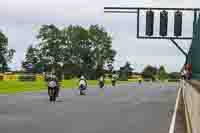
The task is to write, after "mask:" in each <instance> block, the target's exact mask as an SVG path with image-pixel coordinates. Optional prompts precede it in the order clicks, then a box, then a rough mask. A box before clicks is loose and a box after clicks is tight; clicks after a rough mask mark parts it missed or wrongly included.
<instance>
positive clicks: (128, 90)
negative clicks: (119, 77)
mask: <svg viewBox="0 0 200 133" xmlns="http://www.w3.org/2000/svg"><path fill="white" fill-rule="evenodd" d="M176 95H177V85H176V84H175V83H165V84H161V83H143V84H142V85H139V84H137V83H133V84H128V85H117V86H116V87H115V88H113V87H111V86H107V87H105V88H104V90H101V89H99V88H98V87H97V88H95V87H89V88H88V95H87V96H79V95H78V92H77V90H76V89H73V90H69V89H68V90H62V92H61V94H60V97H59V98H58V100H57V102H56V103H55V104H51V103H49V101H48V97H47V96H48V95H47V93H46V92H39V93H23V94H17V95H1V96H0V132H1V133H168V130H169V126H170V122H171V117H172V116H171V115H172V111H173V108H174V104H175V100H176Z"/></svg>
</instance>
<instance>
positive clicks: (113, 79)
mask: <svg viewBox="0 0 200 133" xmlns="http://www.w3.org/2000/svg"><path fill="white" fill-rule="evenodd" d="M116 80H117V75H116V72H115V71H114V72H113V74H112V86H115V84H116Z"/></svg>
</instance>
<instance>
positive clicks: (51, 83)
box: [48, 75, 59, 101]
mask: <svg viewBox="0 0 200 133" xmlns="http://www.w3.org/2000/svg"><path fill="white" fill-rule="evenodd" d="M50 89H55V90H54V91H55V93H54V94H53V96H50V95H52V94H50ZM58 90H59V87H58V81H57V79H56V76H55V75H52V76H51V77H50V79H49V82H48V94H49V96H50V101H55V100H56V97H57V96H58Z"/></svg>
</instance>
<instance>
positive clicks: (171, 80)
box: [168, 79, 179, 82]
mask: <svg viewBox="0 0 200 133" xmlns="http://www.w3.org/2000/svg"><path fill="white" fill-rule="evenodd" d="M168 82H179V79H169V80H168Z"/></svg>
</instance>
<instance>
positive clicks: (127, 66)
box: [119, 61, 134, 80]
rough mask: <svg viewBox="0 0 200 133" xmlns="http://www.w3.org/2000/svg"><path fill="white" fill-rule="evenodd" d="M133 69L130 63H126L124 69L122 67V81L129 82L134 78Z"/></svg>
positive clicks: (120, 75)
mask: <svg viewBox="0 0 200 133" xmlns="http://www.w3.org/2000/svg"><path fill="white" fill-rule="evenodd" d="M133 70H134V69H133V68H132V67H131V64H130V62H128V61H127V62H126V63H125V65H124V66H123V67H120V74H119V77H120V79H121V80H128V77H129V76H132V72H133Z"/></svg>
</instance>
